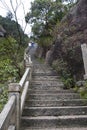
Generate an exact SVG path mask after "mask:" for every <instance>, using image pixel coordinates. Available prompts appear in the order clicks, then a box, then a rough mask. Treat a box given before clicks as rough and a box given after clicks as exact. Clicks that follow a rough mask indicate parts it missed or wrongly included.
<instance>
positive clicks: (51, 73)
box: [32, 72, 58, 76]
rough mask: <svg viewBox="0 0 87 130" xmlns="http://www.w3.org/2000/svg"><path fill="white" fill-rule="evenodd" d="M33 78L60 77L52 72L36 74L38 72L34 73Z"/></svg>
mask: <svg viewBox="0 0 87 130" xmlns="http://www.w3.org/2000/svg"><path fill="white" fill-rule="evenodd" d="M32 76H58V74H57V73H55V72H54V73H53V72H50V73H45V72H43V73H38V72H37V73H36V72H33V74H32Z"/></svg>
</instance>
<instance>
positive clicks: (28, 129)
mask: <svg viewBox="0 0 87 130" xmlns="http://www.w3.org/2000/svg"><path fill="white" fill-rule="evenodd" d="M21 130H87V127H73V128H52V129H51V128H44V129H42V128H29V127H28V128H21Z"/></svg>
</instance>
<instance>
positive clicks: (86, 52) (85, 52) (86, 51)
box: [81, 43, 87, 79]
mask: <svg viewBox="0 0 87 130" xmlns="http://www.w3.org/2000/svg"><path fill="white" fill-rule="evenodd" d="M81 49H82V57H83V62H84V70H85V75H84V79H87V45H86V44H85V43H84V44H82V45H81Z"/></svg>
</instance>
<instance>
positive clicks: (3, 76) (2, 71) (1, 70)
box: [0, 59, 18, 83]
mask: <svg viewBox="0 0 87 130" xmlns="http://www.w3.org/2000/svg"><path fill="white" fill-rule="evenodd" d="M11 62H12V61H11V60H10V59H6V60H2V61H0V82H1V83H4V82H6V81H8V80H12V79H13V78H14V77H16V78H17V77H18V70H17V69H16V68H15V67H14V66H12V63H11Z"/></svg>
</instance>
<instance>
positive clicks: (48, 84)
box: [31, 80, 64, 87]
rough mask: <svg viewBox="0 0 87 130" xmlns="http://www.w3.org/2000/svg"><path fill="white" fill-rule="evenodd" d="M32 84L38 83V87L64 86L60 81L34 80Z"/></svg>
mask: <svg viewBox="0 0 87 130" xmlns="http://www.w3.org/2000/svg"><path fill="white" fill-rule="evenodd" d="M31 85H32V86H36V85H38V87H45V86H46V87H54V86H56V87H64V84H63V83H62V82H61V81H60V82H58V81H34V80H33V81H32V82H31Z"/></svg>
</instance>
